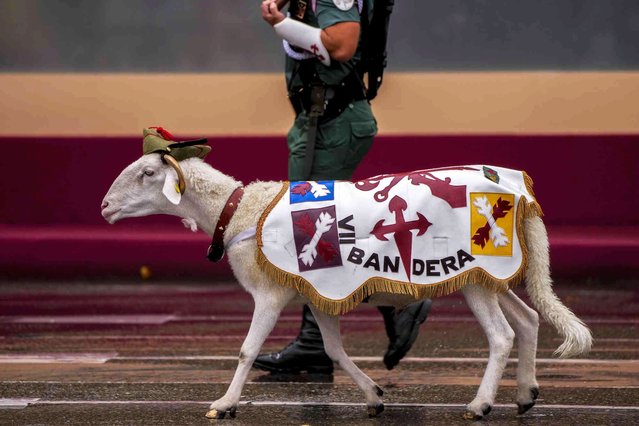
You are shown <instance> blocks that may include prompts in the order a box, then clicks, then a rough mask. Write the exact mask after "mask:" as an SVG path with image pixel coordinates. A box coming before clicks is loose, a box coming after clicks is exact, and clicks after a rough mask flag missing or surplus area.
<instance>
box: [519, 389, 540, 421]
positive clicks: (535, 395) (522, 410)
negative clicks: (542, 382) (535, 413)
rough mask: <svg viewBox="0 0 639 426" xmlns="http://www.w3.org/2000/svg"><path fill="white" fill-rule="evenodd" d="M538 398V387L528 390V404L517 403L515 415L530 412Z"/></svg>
mask: <svg viewBox="0 0 639 426" xmlns="http://www.w3.org/2000/svg"><path fill="white" fill-rule="evenodd" d="M538 397H539V388H538V387H534V388H530V399H531V401H530V402H526V403H520V402H518V403H517V414H519V415H521V414H524V413H525V412H526V411H528V410H530V409H531V408H533V407H534V406H535V401H537V398H538Z"/></svg>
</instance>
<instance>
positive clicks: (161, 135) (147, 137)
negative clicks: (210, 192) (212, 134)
mask: <svg viewBox="0 0 639 426" xmlns="http://www.w3.org/2000/svg"><path fill="white" fill-rule="evenodd" d="M206 143H207V140H206V139H197V140H193V141H184V142H176V141H174V140H173V136H172V135H171V134H170V133H169V132H168V131H166V130H165V129H163V128H162V127H148V128H146V129H144V141H143V144H142V151H143V153H144V154H145V155H146V154H151V153H154V152H157V153H166V154H169V155H171V157H173V158H175V159H176V160H177V161H182V160H186V159H187V158H193V157H199V158H204V157H206V156H207V155H208V153H209V152H211V147H210V146H208V145H203V144H206Z"/></svg>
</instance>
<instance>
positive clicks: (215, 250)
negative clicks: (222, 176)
mask: <svg viewBox="0 0 639 426" xmlns="http://www.w3.org/2000/svg"><path fill="white" fill-rule="evenodd" d="M242 195H244V188H243V187H241V186H240V187H238V188H235V190H234V191H233V193H232V194H231V196H230V197H229V199H228V200H226V204H225V205H224V208H223V209H222V213H220V218H219V219H218V221H217V224H216V225H215V231H214V232H213V239H212V240H211V245H210V246H209V249H208V251H207V253H206V257H207V258H208V259H209V260H210V261H211V262H217V261H219V260H220V259H222V257H224V232H225V231H226V227H227V226H228V224H229V222H230V221H231V218H232V217H233V214H234V213H235V210H237V205H238V204H239V203H240V200H241V199H242Z"/></svg>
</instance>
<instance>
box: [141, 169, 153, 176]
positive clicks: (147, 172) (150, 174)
mask: <svg viewBox="0 0 639 426" xmlns="http://www.w3.org/2000/svg"><path fill="white" fill-rule="evenodd" d="M154 173H155V172H154V171H153V170H145V171H144V174H145V175H146V176H153V174H154Z"/></svg>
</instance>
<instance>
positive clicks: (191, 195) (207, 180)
mask: <svg viewBox="0 0 639 426" xmlns="http://www.w3.org/2000/svg"><path fill="white" fill-rule="evenodd" d="M183 163H186V164H184V169H185V170H184V171H185V175H186V179H187V188H189V189H187V191H186V193H185V194H184V197H183V199H182V202H181V203H180V216H181V217H183V218H185V219H193V220H195V223H196V224H197V226H198V228H200V229H201V230H203V231H204V232H206V233H207V234H208V235H209V236H211V237H212V236H213V234H214V233H215V227H216V224H217V222H218V220H219V218H220V214H221V213H222V210H223V209H224V206H225V204H226V201H227V200H228V198H229V196H230V195H231V194H232V193H233V191H234V190H235V189H236V188H239V187H241V186H242V183H241V182H239V181H236V180H235V179H233V178H231V177H230V176H227V175H225V174H223V173H221V172H219V171H217V170H215V169H214V168H212V167H211V166H209V165H207V164H206V163H203V162H201V161H197V160H195V161H184V162H183Z"/></svg>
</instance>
